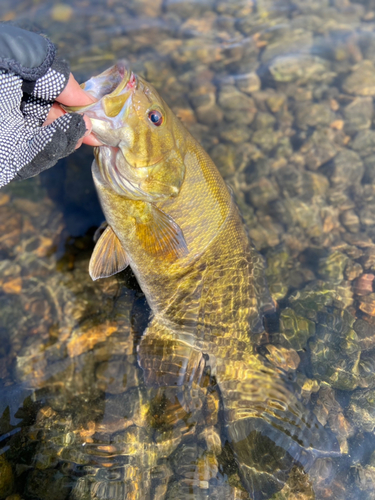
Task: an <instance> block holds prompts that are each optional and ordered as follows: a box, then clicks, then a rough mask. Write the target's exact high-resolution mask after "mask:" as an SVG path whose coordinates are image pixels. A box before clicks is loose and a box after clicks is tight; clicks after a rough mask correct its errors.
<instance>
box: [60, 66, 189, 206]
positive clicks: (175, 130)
mask: <svg viewBox="0 0 375 500" xmlns="http://www.w3.org/2000/svg"><path fill="white" fill-rule="evenodd" d="M83 88H84V89H85V90H86V91H87V92H89V93H91V95H93V96H94V97H95V98H96V99H98V101H97V102H95V103H94V104H90V105H88V106H85V107H82V108H74V109H73V108H69V109H68V110H69V111H83V112H84V113H85V114H86V115H87V116H88V117H89V118H90V119H91V122H92V131H93V134H94V135H95V136H96V137H97V138H98V139H99V140H100V141H101V142H102V143H103V144H104V145H105V146H109V147H112V148H117V149H118V151H117V152H116V154H115V155H112V156H113V157H114V158H115V160H114V162H113V163H115V165H112V167H111V166H110V165H107V167H106V168H107V172H106V173H105V178H106V180H107V182H108V180H109V182H110V183H112V184H113V187H115V189H116V190H117V191H119V189H120V190H121V188H123V187H124V186H125V187H126V190H129V182H127V181H131V183H132V185H134V186H135V185H137V189H138V190H140V191H141V192H142V193H145V194H146V195H147V194H149V195H150V196H151V197H152V198H153V199H152V201H157V199H160V200H162V199H166V198H168V197H171V196H177V194H178V192H179V190H180V187H181V185H182V182H183V179H184V175H185V165H184V160H183V157H184V152H185V134H184V133H183V131H182V130H181V128H182V125H181V124H180V122H179V120H178V119H177V118H176V117H175V116H174V114H173V113H172V111H171V110H170V109H169V107H168V106H167V105H166V104H165V102H164V101H163V99H162V98H161V97H160V96H159V94H158V92H157V91H156V90H155V89H154V88H153V87H152V85H150V84H149V83H147V82H146V81H145V80H144V79H143V78H141V77H139V76H137V75H135V74H134V73H132V72H131V71H129V70H128V69H127V67H126V65H125V64H124V63H122V62H120V63H118V64H116V65H115V66H113V67H112V68H109V69H108V70H106V71H105V72H104V73H102V74H101V75H99V76H96V77H93V78H91V79H90V80H88V81H87V82H86V83H85V84H84V86H83ZM97 158H98V155H97ZM111 168H112V169H115V170H116V172H115V173H114V172H112V173H111V172H109V171H108V169H111ZM111 174H115V175H111ZM114 177H115V178H116V179H115V180H114ZM119 179H120V180H119ZM121 179H122V181H121ZM111 180H112V182H111ZM121 184H123V185H121ZM146 197H147V196H146Z"/></svg>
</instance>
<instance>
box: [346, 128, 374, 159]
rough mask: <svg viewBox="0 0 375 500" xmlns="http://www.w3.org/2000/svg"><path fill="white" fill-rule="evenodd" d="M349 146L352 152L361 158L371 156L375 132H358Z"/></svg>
mask: <svg viewBox="0 0 375 500" xmlns="http://www.w3.org/2000/svg"><path fill="white" fill-rule="evenodd" d="M350 145H351V147H352V149H354V151H358V154H359V155H360V156H361V157H363V156H368V155H370V154H373V153H374V152H375V130H361V131H359V132H358V133H357V134H356V135H355V136H354V138H353V141H352V142H351V143H350Z"/></svg>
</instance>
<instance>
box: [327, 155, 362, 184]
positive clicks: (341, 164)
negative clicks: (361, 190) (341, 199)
mask: <svg viewBox="0 0 375 500" xmlns="http://www.w3.org/2000/svg"><path fill="white" fill-rule="evenodd" d="M363 173H364V166H363V163H362V160H361V158H360V157H359V155H358V154H357V153H356V152H355V151H350V150H349V149H344V150H343V151H340V152H339V153H338V154H337V155H336V156H335V158H334V160H333V170H332V173H331V175H330V180H331V183H332V184H333V186H335V187H340V188H346V187H347V186H351V185H352V184H358V183H359V182H360V181H361V179H362V176H363Z"/></svg>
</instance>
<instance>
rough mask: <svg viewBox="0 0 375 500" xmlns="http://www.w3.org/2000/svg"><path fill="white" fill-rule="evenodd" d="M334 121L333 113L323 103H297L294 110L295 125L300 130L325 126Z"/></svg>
mask: <svg viewBox="0 0 375 500" xmlns="http://www.w3.org/2000/svg"><path fill="white" fill-rule="evenodd" d="M334 119H335V114H334V112H333V111H332V110H331V109H330V108H329V107H328V106H327V105H326V104H324V103H305V102H301V103H298V105H297V109H296V121H297V125H298V127H299V128H301V129H307V128H308V127H317V126H319V125H321V126H327V125H329V124H330V123H331V122H333V121H334Z"/></svg>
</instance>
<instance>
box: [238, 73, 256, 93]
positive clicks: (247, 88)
mask: <svg viewBox="0 0 375 500" xmlns="http://www.w3.org/2000/svg"><path fill="white" fill-rule="evenodd" d="M236 85H237V87H238V88H239V90H240V91H241V92H245V93H246V94H251V93H252V92H257V91H258V90H259V89H260V87H261V81H260V78H259V76H258V75H257V74H256V73H255V72H251V73H247V74H244V75H239V76H238V77H236Z"/></svg>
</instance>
